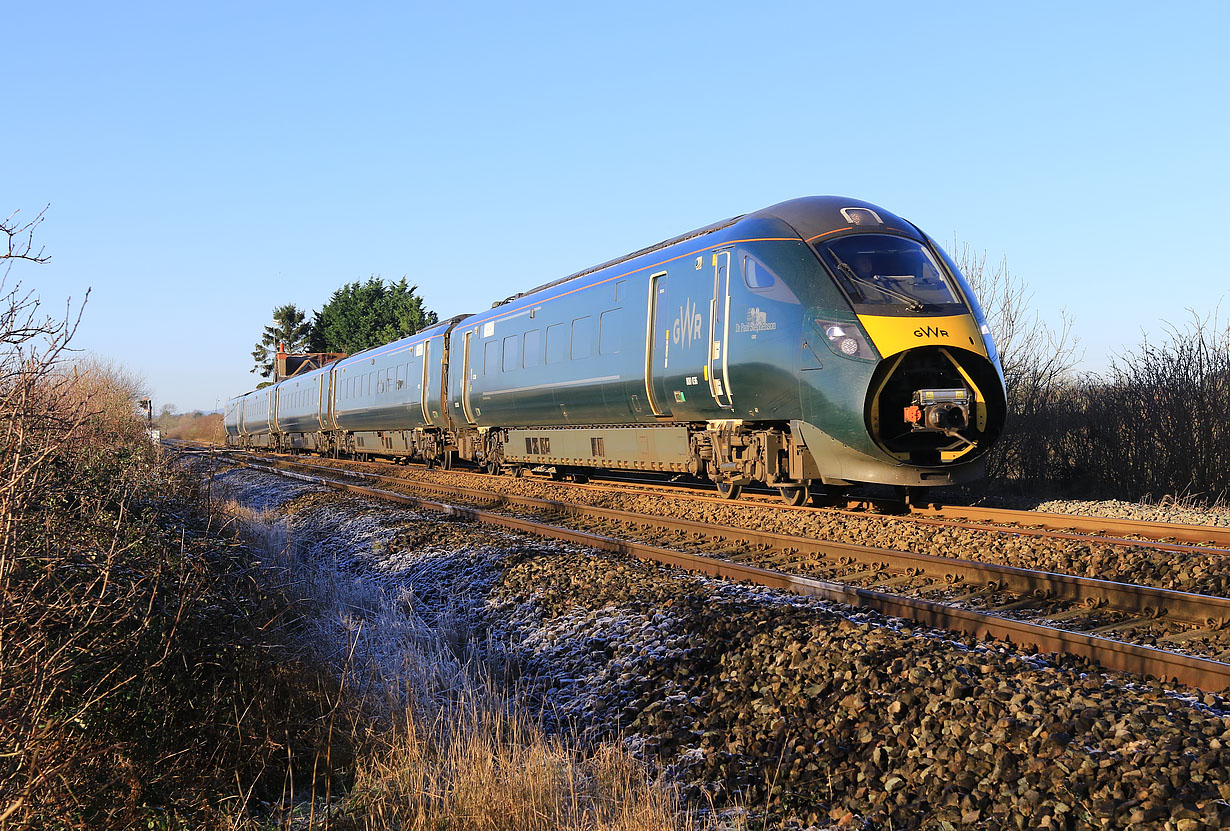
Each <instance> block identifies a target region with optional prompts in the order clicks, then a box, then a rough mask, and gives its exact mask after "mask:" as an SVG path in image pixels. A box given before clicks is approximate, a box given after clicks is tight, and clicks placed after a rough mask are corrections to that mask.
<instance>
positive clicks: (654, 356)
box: [645, 271, 671, 417]
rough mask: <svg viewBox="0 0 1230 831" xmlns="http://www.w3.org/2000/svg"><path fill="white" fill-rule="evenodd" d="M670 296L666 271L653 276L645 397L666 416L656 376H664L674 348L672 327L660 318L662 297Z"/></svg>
mask: <svg viewBox="0 0 1230 831" xmlns="http://www.w3.org/2000/svg"><path fill="white" fill-rule="evenodd" d="M665 296H666V272H665V271H663V272H661V273H659V274H655V275H653V276H652V277H650V278H649V314H648V315H647V316H646V319H647V320H648V321H649V323H648V325H647V326H646V328H645V400H646V401H647V402H648V403H649V410H650V412H652V413H653V414H654V415H655V416H662V417H666V416H669V415H670V414H671V411H670V408H669V407H668V406H666V402H665V401H664V400H663V398H662V396H661V394H660V391H659V390H656V389H654V387H655V386H656V383H657V382H655V375H656V376H657V378H658V379H661V377H662V375H664V374H665V369H666V366H665V362H666V356H667V354H668V352H667V350H668V349H669V348H670V338H671V330H670V327H669V326H668V325H665V324H663V323H662V322H661V321H660V320H659V312H660V310H661V308H662V303H661V301H662V299H663V298H664V297H665Z"/></svg>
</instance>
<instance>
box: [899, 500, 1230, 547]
mask: <svg viewBox="0 0 1230 831" xmlns="http://www.w3.org/2000/svg"><path fill="white" fill-rule="evenodd" d="M915 510H916V511H917V512H918V513H920V514H922V515H925V516H934V517H938V518H943V519H967V520H974V521H981V522H1005V523H1010V524H1013V525H1021V526H1030V525H1032V526H1036V527H1039V528H1046V529H1048V530H1060V531H1062V530H1068V529H1070V530H1074V531H1102V532H1109V533H1115V534H1134V535H1136V536H1141V537H1145V538H1147V539H1154V540H1166V539H1173V540H1178V541H1181V542H1191V543H1209V542H1211V543H1216V544H1217V545H1222V546H1230V528H1228V527H1225V526H1220V525H1181V524H1179V523H1174V522H1148V521H1146V520H1142V519H1120V518H1117V517H1091V516H1081V515H1078V514H1054V513H1046V512H1042V511H1016V510H1009V509H1006V508H979V507H959V506H955V505H942V506H939V507H918V508H915ZM1022 530H1026V529H1022ZM1056 536H1058V535H1056ZM1090 539H1106V538H1104V537H1101V536H1098V535H1094V536H1092V537H1090ZM1127 542H1136V543H1139V540H1135V541H1132V540H1128V541H1127Z"/></svg>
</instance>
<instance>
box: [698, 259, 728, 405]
mask: <svg viewBox="0 0 1230 831" xmlns="http://www.w3.org/2000/svg"><path fill="white" fill-rule="evenodd" d="M729 335H730V251H719V252H717V253H716V254H714V255H713V300H712V301H711V303H710V306H709V359H708V362H707V366H706V373H705V374H706V375H707V376H708V378H709V392H710V393H711V394H712V395H713V400H714V401H716V402H717V403H718V406H719V407H722V408H724V409H728V410H729V409H733V408H734V405H733V404H732V403H731V398H730V378H729V376H728V374H727V371H726V368H727V358H728V354H727V353H728V352H729V349H728V346H729V342H730V338H729Z"/></svg>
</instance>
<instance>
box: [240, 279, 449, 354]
mask: <svg viewBox="0 0 1230 831" xmlns="http://www.w3.org/2000/svg"><path fill="white" fill-rule="evenodd" d="M438 322H439V317H438V316H437V315H436V313H435V312H434V311H432V310H430V309H428V308H426V307H425V306H424V305H423V298H422V297H419V295H418V286H412V285H410V284H409V283H408V282H407V281H406V278H405V277H403V278H401V279H400V280H398V281H397V282H395V283H393V282H389V283H386V282H385V280H384V279H382V278H380V277H376V276H372V277H369V278H368V279H367V280H366V281H359V280H356V281H354V282H353V283H347V284H346V285H344V286H342V287H341V288H339V289H337V290H336V291H335V292H333V295H332V296H331V297H330V298H329V301H328V302H327V303H325V305H324V306H322V307H321V308H320V310H319V311H317V312H315V313H314V315H313V316H312V319H311V320H308V316H307V312H306V311H304V310H303V309H300V308H299V307H298V306H296V305H295V304H294V303H287V304H286V305H284V306H278V307H277V308H275V309H274V310H273V323H272V324H271V325H269V326H266V327H265V330H264V332H263V333H262V335H261V338H260V340H259V341H257V343H256V348H255V349H253V350H252V359H253V360H254V361H255V362H256V363H255V366H253V367H252V372H253V373H256V374H257V375H260V376H261V377H263V378H272V377H273V371H274V362H275V360H276V356H277V351H278V344H279V343H282V344H283V345H284V346H285V348H286V351H287V352H288V353H292V354H294V353H303V352H345V353H346V354H349V355H353V354H354V353H355V352H362V351H363V350H364V349H370V348H371V347H373V346H380V345H381V344H385V343H389V342H390V341H394V340H397V339H398V338H404V337H406V336H408V335H413V334H414V333H415V332H418V331H420V330H422V329H425V328H427V327H428V326H433V325H435V324H436V323H438Z"/></svg>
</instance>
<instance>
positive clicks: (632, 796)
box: [227, 503, 732, 831]
mask: <svg viewBox="0 0 1230 831" xmlns="http://www.w3.org/2000/svg"><path fill="white" fill-rule="evenodd" d="M227 510H228V512H229V513H230V514H231V515H232V516H236V517H238V518H242V519H243V521H244V523H245V526H246V530H245V536H246V537H247V538H248V540H249V542H250V544H251V545H252V547H253V549H254V550H256V551H258V552H261V556H262V559H263V562H264V567H265V568H267V569H269V570H270V572H275V571H276V572H277V573H279V574H281V575H282V577H281V579H282V581H283V582H284V583H285V584H287V585H292V586H294V587H295V592H296V594H297V596H298V597H299V603H298V611H299V613H300V615H301V616H300V619H299V623H298V625H299V627H300V628H301V631H302V632H303V634H304V637H303V639H302V644H303V645H304V649H305V650H306V652H305V654H304V658H305V659H307V660H314V661H319V662H320V663H322V664H327V665H331V666H333V667H335V671H336V672H337V674H338V675H339V677H342V678H344V679H345V687H346V689H348V690H350V691H351V692H352V693H356V694H359V695H361V697H362V702H363V707H364V709H365V712H367V713H368V716H369V718H370V719H371V721H370V722H368V724H369V725H377V724H378V725H379V729H376V730H368V731H366V732H365V733H364V734H363V735H361V736H360V735H358V734H354V735H352V736H351V737H350V738H351V740H352V741H353V743H354V744H355V745H356V746H357V747H358V748H359V749H358V752H357V753H356V756H355V758H354V762H353V768H352V770H350V771H349V774H348V776H347V779H348V781H349V782H350V785H349V789H348V790H347V792H346V793H345V794H344V795H341V797H340V799H339V798H334V797H337V796H338V795H337V794H331V795H326V794H322V793H320V792H319V791H317V792H315V793H310V794H303V793H301V794H298V795H297V799H298V801H297V802H296V800H293V799H290V794H289V793H288V794H287V799H286V801H285V803H284V805H283V806H282V808H281V810H279V811H277V812H275V816H274V817H272V822H273V824H276V825H279V826H282V827H294V828H308V827H322V828H323V827H333V828H347V829H384V828H407V829H436V828H448V829H459V831H460V830H464V829H475V831H478V829H484V831H492V830H500V829H508V831H520V830H521V829H524V831H538V829H541V830H542V831H546V830H547V829H587V830H588V829H592V830H593V831H600V830H601V831H605V830H606V829H610V831H616V830H617V829H619V830H622V829H627V830H628V831H633V829H636V830H637V831H642V830H645V831H656V829H662V831H666V830H667V829H700V828H717V827H732V826H731V825H729V824H728V825H721V826H720V824H719V822H718V821H717V820H716V819H715V818H713V816H712V815H711V814H707V815H706V816H705V817H703V818H702V817H699V816H697V815H692V814H689V813H688V812H687V811H686V810H684V809H683V807H682V806H681V805H680V803H679V800H678V798H677V794H676V793H675V792H674V790H673V789H671V788H670V787H669V786H664V785H662V784H661V783H657V782H654V781H652V780H651V778H650V776H649V774H648V771H647V769H646V767H645V766H644V765H643V764H642V763H641V762H640V761H638V760H636V759H634V758H633V757H632V756H631V755H630V754H629V753H628V752H627V751H626V750H625V749H624V748H623V747H621V746H618V745H612V744H604V745H599V746H597V747H584V748H583V747H581V746H579V745H578V744H577V743H576V742H573V741H572V740H570V739H568V738H566V737H560V736H552V735H548V734H546V733H545V732H544V731H543V730H542V729H540V728H539V726H538V725H537V723H536V720H535V719H534V718H533V717H532V716H531V715H530V714H528V713H526V712H525V711H524V710H522V709H520V708H518V707H517V706H516V705H515V704H514V703H513V702H512V701H511V700H510V699H509V697H508V696H507V695H506V694H505V693H504V691H503V690H502V689H500V687H499V685H498V684H497V683H495V682H493V681H492V680H491V676H490V673H488V672H487V671H486V669H487V667H488V666H489V664H488V663H486V662H480V661H479V660H477V659H475V658H474V657H473V655H474V654H475V653H474V652H472V651H469V650H467V649H466V648H465V646H464V645H465V644H466V636H465V635H464V634H463V633H460V632H455V631H439V630H433V629H431V628H429V627H427V626H426V625H424V624H423V623H422V622H421V621H418V620H415V619H413V618H409V617H407V616H406V615H405V614H404V613H403V612H402V611H401V610H400V608H399V606H400V605H401V604H399V603H398V602H397V598H396V597H390V596H389V595H388V593H387V592H386V591H385V590H384V589H383V588H381V587H380V586H378V585H376V584H374V583H373V582H369V581H363V580H356V579H354V576H353V575H348V574H344V573H340V572H337V571H335V570H333V569H331V568H330V567H329V566H328V565H327V564H322V562H321V560H322V559H323V558H322V556H321V554H320V553H319V552H315V551H313V550H312V549H311V546H310V544H309V543H308V542H306V541H304V542H303V543H298V542H297V541H296V538H295V534H294V531H293V527H292V528H291V529H290V530H289V531H288V528H287V523H286V521H285V519H283V518H281V517H279V516H278V515H277V514H272V513H264V514H257V513H254V512H252V511H250V510H248V509H246V508H243V507H242V506H238V505H235V504H233V503H231V504H230V505H229V506H228V507H227ZM458 644H462V645H463V646H462V648H460V649H459V648H458V646H457V645H458ZM488 659H489V656H488Z"/></svg>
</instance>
